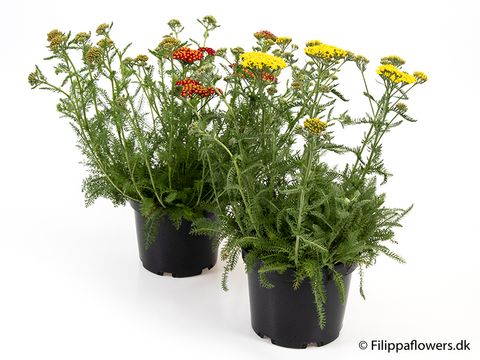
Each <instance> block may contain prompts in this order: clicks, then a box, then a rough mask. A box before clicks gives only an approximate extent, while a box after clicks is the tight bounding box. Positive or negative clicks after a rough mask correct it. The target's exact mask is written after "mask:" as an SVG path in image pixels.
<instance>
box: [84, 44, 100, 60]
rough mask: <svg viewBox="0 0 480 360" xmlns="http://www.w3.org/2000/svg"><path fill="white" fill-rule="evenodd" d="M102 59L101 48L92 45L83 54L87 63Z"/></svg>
mask: <svg viewBox="0 0 480 360" xmlns="http://www.w3.org/2000/svg"><path fill="white" fill-rule="evenodd" d="M101 59H102V49H100V48H99V47H97V46H92V47H91V48H90V49H88V51H87V53H86V54H85V60H86V62H87V63H88V64H95V63H97V62H100V60H101Z"/></svg>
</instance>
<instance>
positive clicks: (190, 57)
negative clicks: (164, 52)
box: [173, 47, 203, 64]
mask: <svg viewBox="0 0 480 360" xmlns="http://www.w3.org/2000/svg"><path fill="white" fill-rule="evenodd" d="M173 58H174V59H175V60H181V61H185V62H188V63H190V64H191V63H193V62H194V61H197V60H202V59H203V51H200V50H193V49H190V48H188V47H181V48H180V49H178V50H175V51H174V52H173Z"/></svg>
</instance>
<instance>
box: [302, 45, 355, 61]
mask: <svg viewBox="0 0 480 360" xmlns="http://www.w3.org/2000/svg"><path fill="white" fill-rule="evenodd" d="M304 51H305V54H307V55H308V56H311V57H315V58H320V59H323V60H327V61H329V60H339V59H346V58H347V57H349V56H351V53H350V52H349V51H347V50H344V49H341V48H339V47H336V46H333V45H327V44H319V45H311V46H307V47H306V48H305V50H304Z"/></svg>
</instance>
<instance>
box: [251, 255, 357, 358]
mask: <svg viewBox="0 0 480 360" xmlns="http://www.w3.org/2000/svg"><path fill="white" fill-rule="evenodd" d="M259 266H260V262H257V264H256V265H255V267H254V270H253V271H252V272H250V273H249V274H248V288H249V293H250V313H251V320H252V328H253V330H254V331H255V332H256V333H257V335H258V336H260V337H262V338H264V337H268V338H270V340H271V342H272V344H275V345H279V346H283V347H288V348H296V349H302V348H306V347H307V346H308V345H311V344H313V345H317V346H323V345H326V344H328V343H330V342H332V341H333V340H335V339H336V338H337V337H338V336H339V334H340V330H341V329H342V325H343V316H344V314H345V304H342V303H341V302H340V299H339V295H338V290H337V287H336V285H335V281H334V280H333V279H332V276H331V275H329V274H328V273H327V271H324V285H325V290H326V294H327V302H326V304H325V313H326V325H325V327H324V329H320V326H319V324H318V315H317V311H316V307H315V303H314V297H313V294H312V290H311V286H310V282H309V281H308V279H306V280H305V281H303V283H302V285H301V286H300V288H299V289H297V290H294V289H293V287H292V281H293V278H294V273H293V270H287V271H285V272H284V273H283V274H279V273H277V272H272V273H268V274H267V278H268V280H269V281H270V282H271V283H272V284H273V285H275V287H273V288H272V289H267V288H264V287H262V286H261V285H260V282H259V279H258V271H257V270H258V268H259ZM355 268H356V267H355V266H350V267H346V266H344V265H337V266H336V267H335V270H336V271H338V272H339V273H341V274H342V275H343V280H344V281H345V300H346V297H347V295H348V289H349V287H350V278H351V274H352V272H353V271H354V270H355ZM345 303H346V301H345Z"/></svg>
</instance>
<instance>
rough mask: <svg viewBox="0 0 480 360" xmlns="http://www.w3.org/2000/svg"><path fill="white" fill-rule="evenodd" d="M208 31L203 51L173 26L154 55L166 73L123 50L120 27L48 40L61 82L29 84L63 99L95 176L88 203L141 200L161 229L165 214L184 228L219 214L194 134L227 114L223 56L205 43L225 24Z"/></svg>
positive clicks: (62, 108)
mask: <svg viewBox="0 0 480 360" xmlns="http://www.w3.org/2000/svg"><path fill="white" fill-rule="evenodd" d="M199 23H200V24H201V26H202V27H203V29H204V36H203V44H202V45H200V44H199V43H195V42H186V41H184V40H182V39H181V37H180V36H181V33H182V31H183V26H182V25H181V23H180V22H179V21H178V20H171V21H170V22H169V23H168V24H169V27H170V30H171V32H170V33H169V34H167V35H165V36H164V37H163V39H162V40H161V41H160V43H159V44H158V46H157V47H156V48H155V49H154V50H150V54H151V55H150V57H151V56H153V60H155V62H156V67H155V66H154V65H152V64H150V61H151V59H150V57H149V56H147V55H145V54H139V55H136V56H133V57H131V56H128V55H127V52H128V49H129V45H127V46H125V47H119V46H117V43H116V41H114V39H113V38H112V36H111V33H112V24H101V25H99V26H98V27H97V29H96V31H95V34H96V36H97V37H98V38H97V39H95V40H94V36H93V35H92V33H91V32H79V33H78V34H76V35H72V33H70V32H64V31H60V30H57V29H55V30H52V31H50V32H49V33H48V35H47V41H48V46H47V47H48V49H49V51H50V55H49V57H47V59H46V60H48V61H50V62H53V69H54V72H55V75H56V76H55V80H52V81H50V80H49V79H47V77H46V76H45V75H44V73H43V72H42V71H41V70H40V68H39V67H36V68H35V71H34V72H32V73H31V74H30V75H29V76H28V81H29V83H30V85H31V86H32V88H34V89H35V88H39V89H44V90H48V91H51V92H53V93H56V94H57V95H58V96H59V100H58V104H57V110H58V111H59V112H60V114H61V115H62V116H63V117H65V118H67V119H68V120H69V121H70V124H71V126H72V128H73V130H74V131H75V133H76V134H77V137H78V146H79V148H80V150H81V151H82V153H83V155H84V159H85V161H84V162H85V165H86V167H87V170H88V172H89V175H88V177H87V178H86V179H85V180H84V183H83V191H84V192H85V198H86V204H87V205H90V204H92V203H93V202H94V201H95V200H96V199H97V198H99V197H105V198H107V199H110V200H111V201H112V202H113V204H115V205H121V204H124V203H125V202H126V201H131V202H137V203H140V209H141V211H142V213H143V215H145V216H146V217H147V219H148V220H149V223H150V224H151V225H153V223H155V221H156V220H158V219H159V218H160V217H162V216H164V215H168V216H169V217H170V218H171V219H172V220H173V221H174V222H175V223H176V224H177V225H179V224H180V222H181V220H182V219H186V220H189V221H193V222H195V221H196V220H197V219H201V218H203V217H204V216H205V215H206V213H207V212H211V211H212V210H214V208H213V207H212V201H213V199H214V197H213V189H212V187H211V184H210V182H209V181H208V172H209V169H208V168H207V167H206V165H207V164H206V162H205V160H204V159H203V158H202V156H201V147H202V140H201V139H199V138H198V137H196V136H195V135H193V134H192V133H191V128H192V126H193V124H194V122H195V121H198V119H202V121H204V122H205V123H209V122H211V121H212V120H213V119H214V118H215V117H216V116H217V111H216V110H215V108H216V106H217V105H216V104H215V98H216V97H217V95H218V90H217V88H216V87H215V83H216V82H217V81H218V80H219V76H218V74H217V70H216V67H215V65H214V63H215V61H216V52H215V50H214V49H212V48H209V47H206V45H205V43H206V41H207V39H208V37H209V35H210V33H211V32H212V31H213V30H214V29H216V28H217V27H218V24H217V22H216V20H215V18H214V17H212V16H206V17H204V18H203V19H200V20H199ZM187 104H188V105H187ZM149 228H150V229H153V228H154V227H152V226H150V227H149ZM153 238H154V237H152V236H150V237H147V243H146V246H147V247H148V245H149V242H150V240H152V239H153Z"/></svg>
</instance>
